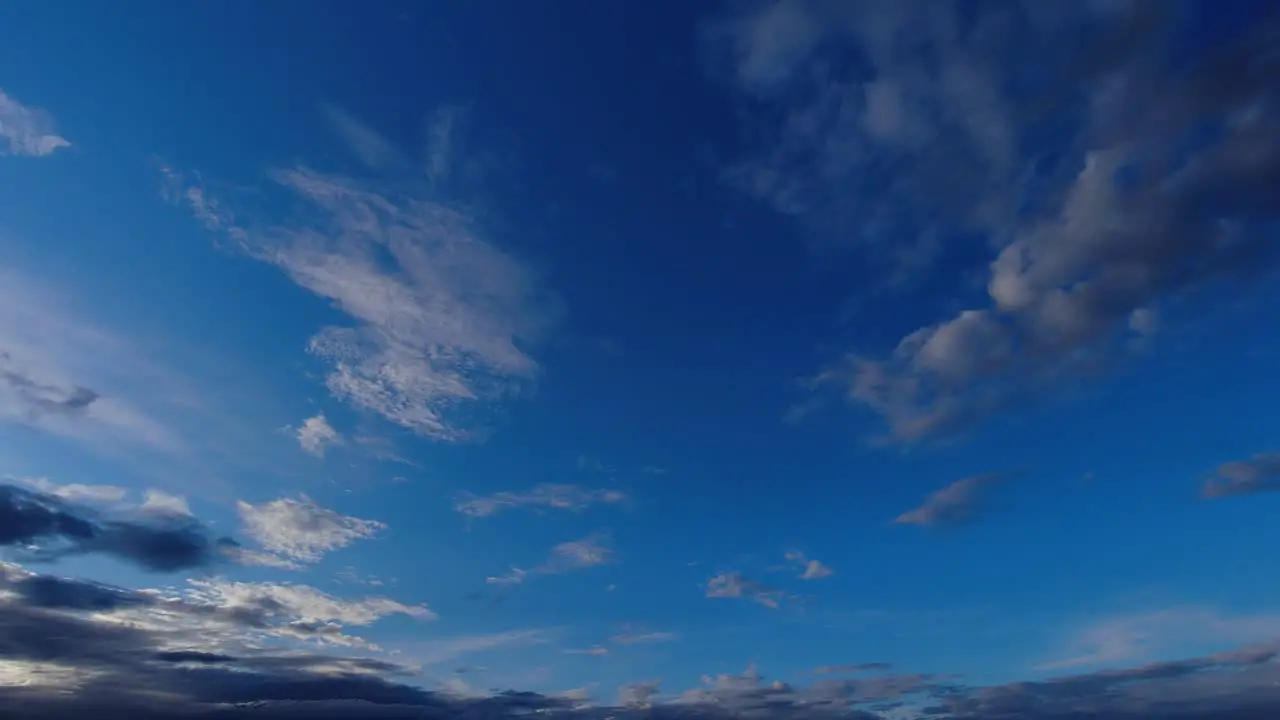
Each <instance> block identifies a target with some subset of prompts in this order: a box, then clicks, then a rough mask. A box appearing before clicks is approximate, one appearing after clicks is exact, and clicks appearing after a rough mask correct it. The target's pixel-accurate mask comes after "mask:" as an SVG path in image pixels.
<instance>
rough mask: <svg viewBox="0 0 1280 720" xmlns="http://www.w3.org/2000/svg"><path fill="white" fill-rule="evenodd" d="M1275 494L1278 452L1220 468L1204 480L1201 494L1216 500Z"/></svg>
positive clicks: (1279, 470) (1279, 478) (1279, 465)
mask: <svg viewBox="0 0 1280 720" xmlns="http://www.w3.org/2000/svg"><path fill="white" fill-rule="evenodd" d="M1276 491H1280V453H1274V452H1273V453H1259V454H1257V455H1254V456H1253V457H1251V458H1249V459H1248V460H1232V461H1231V462H1226V463H1223V464H1221V465H1219V466H1218V469H1217V470H1215V471H1214V472H1213V475H1212V476H1211V477H1209V478H1208V479H1207V480H1205V482H1204V487H1203V489H1202V491H1201V492H1202V494H1203V495H1204V497H1205V498H1207V499H1210V500H1216V499H1220V498H1226V497H1232V496H1235V495H1252V494H1254V493H1260V492H1276Z"/></svg>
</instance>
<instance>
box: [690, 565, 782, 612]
mask: <svg viewBox="0 0 1280 720" xmlns="http://www.w3.org/2000/svg"><path fill="white" fill-rule="evenodd" d="M706 596H707V597H709V598H743V599H747V600H751V601H752V602H755V603H759V604H760V605H763V606H765V607H767V608H769V609H771V610H777V609H778V608H779V607H780V606H781V600H782V591H780V590H777V589H775V588H771V587H769V586H767V585H765V584H763V583H760V582H757V581H755V580H751V579H749V578H747V577H745V576H743V575H742V573H739V572H726V573H721V574H719V575H716V576H715V577H712V578H711V579H710V580H708V581H707V588H706Z"/></svg>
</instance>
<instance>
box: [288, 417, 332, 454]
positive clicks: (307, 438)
mask: <svg viewBox="0 0 1280 720" xmlns="http://www.w3.org/2000/svg"><path fill="white" fill-rule="evenodd" d="M341 443H342V436H341V435H339V434H338V431H337V430H334V429H333V426H332V425H330V424H329V421H328V420H326V419H325V416H324V413H320V414H318V415H315V416H314V417H309V418H307V419H306V420H305V421H304V422H303V423H302V426H301V427H299V428H298V444H299V445H301V446H302V449H303V450H305V451H306V452H307V453H309V454H311V455H315V456H316V457H324V451H325V448H327V447H330V446H332V445H339V444H341Z"/></svg>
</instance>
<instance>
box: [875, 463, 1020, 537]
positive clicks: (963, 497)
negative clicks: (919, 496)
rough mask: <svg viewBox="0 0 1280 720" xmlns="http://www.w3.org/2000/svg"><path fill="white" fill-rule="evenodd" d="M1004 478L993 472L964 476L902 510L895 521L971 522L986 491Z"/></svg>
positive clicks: (948, 523) (929, 522)
mask: <svg viewBox="0 0 1280 720" xmlns="http://www.w3.org/2000/svg"><path fill="white" fill-rule="evenodd" d="M1004 480H1005V476H1004V475H1000V474H992V473H988V474H986V475H972V476H970V477H967V478H962V479H960V480H957V481H955V482H953V483H951V484H950V485H948V486H946V487H944V488H942V489H941V490H938V491H937V492H934V493H933V494H932V495H930V496H929V497H928V498H927V499H926V500H925V501H924V504H923V505H921V506H920V507H918V508H915V509H914V510H908V511H907V512H904V513H902V514H901V515H899V516H898V517H897V519H896V520H894V522H896V523H898V524H899V525H923V526H926V527H933V526H938V525H958V524H962V523H965V522H968V521H969V520H971V519H973V517H974V515H975V514H976V513H977V511H978V508H979V505H980V503H981V500H982V497H983V494H984V493H985V492H987V490H988V489H989V488H990V487H991V486H993V485H996V484H997V483H1000V482H1003V481H1004Z"/></svg>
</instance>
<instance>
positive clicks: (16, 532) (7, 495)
mask: <svg viewBox="0 0 1280 720" xmlns="http://www.w3.org/2000/svg"><path fill="white" fill-rule="evenodd" d="M231 545H232V543H231V541H230V540H227V539H215V538H214V537H213V536H212V535H210V534H209V531H208V529H207V528H205V527H204V525H202V524H201V523H200V522H199V521H197V520H196V519H194V518H191V517H187V516H179V515H172V514H168V515H160V514H150V515H147V516H140V517H138V518H135V519H112V518H103V517H100V516H99V513H98V512H97V511H94V510H92V509H90V508H87V507H82V506H77V505H74V504H71V503H68V502H67V501H65V500H63V499H62V498H59V497H57V496H54V495H51V494H48V493H42V492H38V491H35V490H30V489H27V488H23V487H18V486H15V485H4V484H0V547H3V546H8V547H16V548H20V549H21V551H22V552H24V553H26V554H28V555H29V556H30V557H31V558H33V559H37V560H46V561H47V560H56V559H58V558H60V557H63V556H66V555H69V554H81V553H103V554H107V555H111V556H114V557H117V558H120V559H122V560H127V561H129V562H132V563H134V564H136V565H138V566H140V567H143V568H145V569H147V570H154V571H157V572H173V571H177V570H190V569H193V568H200V567H207V566H209V565H212V564H213V563H215V562H216V561H218V560H219V559H220V558H221V557H222V552H221V549H222V548H223V547H224V546H227V547H230V546H231Z"/></svg>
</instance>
